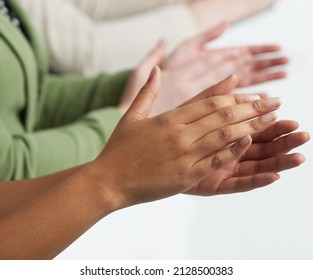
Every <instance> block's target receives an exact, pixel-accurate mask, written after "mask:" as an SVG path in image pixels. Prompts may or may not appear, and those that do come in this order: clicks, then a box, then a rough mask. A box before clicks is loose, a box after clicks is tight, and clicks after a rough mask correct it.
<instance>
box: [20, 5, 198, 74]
mask: <svg viewBox="0 0 313 280" xmlns="http://www.w3.org/2000/svg"><path fill="white" fill-rule="evenodd" d="M184 1H186V0H163V1H162V0H154V1H139V0H137V1H136V0H125V1H124V0H53V1H51V0H20V2H21V3H22V5H23V6H24V8H25V9H26V10H27V11H28V13H29V14H30V16H31V18H32V19H33V22H34V24H35V26H36V27H37V29H38V30H39V32H40V33H41V35H42V37H43V39H44V41H45V43H46V45H47V48H48V50H49V58H50V65H51V67H52V68H53V69H55V70H57V71H61V72H72V73H78V74H83V75H85V76H91V75H95V74H97V73H99V72H106V71H109V72H112V71H118V70H122V69H125V68H132V67H134V66H135V65H136V64H137V63H138V62H139V61H140V60H141V59H143V57H144V56H145V55H146V54H147V53H148V52H149V51H150V50H151V49H152V48H153V47H154V46H155V44H156V43H157V41H158V40H159V39H160V38H165V39H166V40H167V42H168V47H169V51H170V50H172V49H173V48H174V47H175V46H177V44H179V43H181V42H182V41H183V40H185V39H186V38H188V37H190V36H192V35H193V34H195V33H196V28H195V23H194V20H193V17H192V15H191V13H190V11H189V9H188V7H187V5H186V4H184V3H180V4H175V5H165V4H168V3H171V2H184ZM148 2H149V3H150V4H151V5H150V6H149V5H147V3H148ZM87 3H88V5H87ZM162 4H164V6H163V7H159V8H156V9H155V10H153V11H149V12H146V13H143V14H137V15H133V16H129V17H125V18H122V19H119V20H107V21H97V20H99V19H104V18H106V17H109V18H113V17H115V16H122V15H125V13H126V11H127V10H128V9H130V10H129V11H130V13H135V12H136V11H142V10H145V9H149V8H152V7H156V6H160V5H162ZM76 5H79V7H80V8H82V9H83V10H82V9H80V8H79V7H78V6H76ZM87 12H88V13H87ZM94 18H96V19H97V20H95V19H94Z"/></svg>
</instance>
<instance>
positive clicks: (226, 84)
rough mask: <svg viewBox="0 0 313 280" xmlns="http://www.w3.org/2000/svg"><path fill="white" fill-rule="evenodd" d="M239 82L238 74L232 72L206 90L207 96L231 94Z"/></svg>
mask: <svg viewBox="0 0 313 280" xmlns="http://www.w3.org/2000/svg"><path fill="white" fill-rule="evenodd" d="M237 84H238V77H237V75H236V74H232V75H230V76H228V77H227V78H226V79H224V80H222V81H221V82H219V83H218V84H216V85H214V86H212V87H210V88H208V89H207V90H206V97H211V96H216V95H226V94H229V93H231V92H232V91H233V90H234V89H235V88H236V86H237Z"/></svg>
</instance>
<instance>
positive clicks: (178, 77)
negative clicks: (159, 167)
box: [120, 23, 288, 116]
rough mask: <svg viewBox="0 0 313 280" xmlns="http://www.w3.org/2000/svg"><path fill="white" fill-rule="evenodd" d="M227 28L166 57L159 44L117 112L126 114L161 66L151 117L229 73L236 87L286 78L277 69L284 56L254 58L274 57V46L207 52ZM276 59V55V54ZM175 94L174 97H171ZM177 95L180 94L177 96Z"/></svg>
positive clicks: (217, 29)
mask: <svg viewBox="0 0 313 280" xmlns="http://www.w3.org/2000/svg"><path fill="white" fill-rule="evenodd" d="M226 27H227V24H226V23H223V24H220V25H218V26H217V27H215V28H214V29H212V30H210V31H208V32H205V33H203V34H201V35H199V36H196V37H194V38H192V39H190V40H188V41H186V42H184V43H182V44H181V45H180V46H179V47H178V48H177V49H176V50H175V51H174V52H173V53H172V54H171V55H170V56H168V57H167V58H164V56H165V47H166V45H165V43H164V42H163V41H161V42H160V43H159V44H158V46H157V47H156V48H155V49H154V50H153V51H152V52H151V54H150V55H149V56H148V57H147V58H146V59H144V60H143V61H142V63H140V65H139V66H138V67H137V69H136V70H135V71H134V73H133V74H132V76H131V78H130V80H129V83H128V86H127V87H126V90H125V94H124V96H123V98H122V100H121V104H120V109H121V111H122V112H125V111H126V110H127V108H128V107H129V106H130V104H131V102H132V101H133V100H134V98H135V96H136V94H137V92H138V90H139V88H140V87H141V86H142V85H143V83H144V81H145V80H146V79H147V73H149V72H150V70H151V69H152V67H153V66H154V65H156V64H160V66H161V68H162V77H161V79H162V86H161V89H160V93H159V97H158V99H157V100H156V103H155V105H154V107H153V109H152V112H151V115H152V116H154V115H158V114H160V113H163V112H165V111H167V110H169V109H171V108H174V107H177V106H178V105H180V104H181V103H183V102H185V101H186V100H188V99H190V98H192V97H193V96H195V95H196V94H197V93H198V92H201V91H203V90H204V89H206V88H207V87H208V86H210V85H213V84H215V83H217V82H219V81H221V80H222V79H224V78H226V77H227V76H229V75H230V74H232V73H236V74H237V76H238V79H239V81H238V85H237V86H238V87H242V86H249V85H253V84H257V83H263V82H267V81H271V80H276V79H281V78H284V77H285V76H286V73H285V72H284V71H280V70H276V67H277V66H282V65H285V64H286V63H288V59H287V58H286V57H276V58H269V59H266V58H263V59H262V60H259V59H258V58H257V57H258V56H260V55H262V56H264V55H266V54H268V53H270V54H271V55H273V54H276V53H277V52H278V51H279V50H280V47H279V46H276V45H264V46H251V47H237V48H225V49H216V50H210V49H207V48H206V47H205V45H206V44H207V43H208V42H210V41H212V40H214V39H216V38H217V37H219V36H220V35H221V34H222V33H223V32H224V30H225V28H226ZM276 56H277V55H276ZM174 93H175V94H174ZM177 93H179V94H177Z"/></svg>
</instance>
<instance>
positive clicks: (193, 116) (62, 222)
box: [0, 69, 277, 259]
mask: <svg viewBox="0 0 313 280" xmlns="http://www.w3.org/2000/svg"><path fill="white" fill-rule="evenodd" d="M159 75H160V74H159V72H158V70H157V69H155V70H154V72H153V73H152V74H151V76H150V79H149V81H148V84H147V85H146V86H145V87H143V88H142V90H141V91H140V93H139V94H138V96H137V98H136V99H135V101H134V103H133V104H132V106H131V107H130V109H129V110H128V112H127V113H126V114H125V116H124V117H123V119H122V120H121V122H120V123H119V125H118V126H117V128H116V130H115V131H114V134H113V135H112V137H111V138H110V141H109V142H108V144H107V145H106V147H105V148H104V150H103V151H102V153H101V154H100V155H99V157H98V158H97V159H96V160H94V161H93V162H91V163H89V164H87V165H86V166H84V167H82V168H80V169H79V170H78V171H77V172H76V173H74V174H73V175H72V176H70V177H68V178H67V179H65V180H64V181H62V182H61V183H59V184H58V185H56V186H55V187H53V188H52V189H50V190H49V191H46V192H45V193H43V194H42V195H41V196H40V197H38V198H36V199H34V200H33V201H31V202H30V203H29V204H28V205H25V206H23V207H22V208H20V209H18V210H16V211H15V212H12V213H11V214H10V215H8V216H6V217H4V218H2V219H1V220H0V229H1V230H0V248H1V250H0V258H1V259H44V258H45V259H46V258H53V257H54V256H56V255H57V254H59V253H60V252H61V251H62V250H64V249H65V248H66V247H67V246H68V245H69V244H70V243H71V242H73V241H74V240H75V239H76V238H78V237H79V236H80V235H81V234H83V233H84V232H85V231H86V230H87V229H88V228H90V227H91V226H92V225H94V224H95V223H96V222H98V221H99V220H100V219H101V218H103V217H105V216H106V215H108V214H109V213H111V212H112V211H116V210H118V209H121V208H124V207H128V206H131V205H134V204H138V203H143V202H148V201H153V200H157V199H162V198H165V197H167V196H171V195H175V194H178V193H181V192H186V191H188V190H189V189H190V188H191V187H192V186H193V185H195V184H196V182H199V181H200V180H201V179H202V178H204V177H207V176H209V175H210V174H212V173H213V172H215V171H216V170H218V169H220V168H223V167H224V166H226V165H227V164H230V163H231V162H233V161H234V160H237V159H239V158H240V157H241V156H242V155H243V154H244V153H245V152H246V151H247V149H248V148H249V146H250V144H251V137H250V136H244V135H246V134H247V133H248V134H249V132H251V131H254V130H255V128H253V129H252V126H251V124H250V125H249V123H250V122H251V121H248V120H249V119H251V118H252V119H254V120H253V123H254V124H255V125H256V124H257V125H258V127H259V129H260V130H263V129H264V128H265V127H267V126H268V125H269V124H270V123H271V121H270V119H269V115H268V114H267V115H265V116H266V117H265V116H264V115H263V116H262V117H261V118H260V117H258V116H261V115H262V114H264V113H267V112H271V111H272V110H273V108H274V107H277V106H274V103H275V104H277V101H275V100H274V99H271V100H257V99H256V98H255V97H254V96H248V95H227V96H224V97H218V96H216V97H215V98H214V99H213V100H214V101H213V100H212V99H203V100H201V101H199V102H196V103H193V104H187V105H186V106H183V107H181V108H177V109H175V110H173V111H170V112H167V113H165V114H163V115H160V116H158V117H154V118H147V117H148V115H149V113H150V110H151V107H152V105H153V102H154V100H155V98H156V94H157V92H158V90H159V79H160V77H159ZM226 83H228V84H225V83H221V84H220V85H218V86H217V87H216V88H215V89H214V88H213V89H210V90H216V91H218V90H223V89H224V90H225V88H227V87H229V83H230V80H229V79H228V81H226ZM210 100H211V101H210ZM252 100H253V101H252ZM210 104H211V105H213V104H214V106H211V105H210ZM270 104H271V105H270ZM269 105H270V106H269ZM225 106H227V107H226V108H228V109H227V110H226V111H228V110H229V112H230V115H232V113H234V116H236V117H235V118H225V116H226V115H225V114H224V113H225V112H226V111H225ZM254 108H259V109H258V110H257V111H256V110H255V109H254ZM223 112H224V113H223ZM238 113H239V114H238ZM223 116H224V117H223ZM255 117H257V118H256V119H255ZM212 119H215V120H216V121H215V122H214V123H212V122H211V121H212ZM265 119H267V121H266V122H265ZM246 121H248V122H246ZM233 126H235V130H234V131H233V132H234V134H233V135H232V136H231V137H230V138H229V139H226V138H225V139H224V141H223V143H221V142H219V141H216V139H217V138H216V137H217V135H222V134H221V133H218V134H216V129H217V130H218V131H219V130H220V129H223V131H225V129H226V130H233V129H234V127H233ZM156 131H157V133H155V132H156ZM138 132H140V133H138ZM178 132H179V133H178ZM203 135H205V137H203ZM203 138H205V139H203ZM169 140H171V141H169ZM160 142H162V143H164V145H159V143H160ZM232 143H234V144H232ZM230 144H231V145H230ZM138 154H140V156H138ZM156 154H157V155H158V157H155V155H156ZM156 167H158V168H156ZM34 237H35V238H34Z"/></svg>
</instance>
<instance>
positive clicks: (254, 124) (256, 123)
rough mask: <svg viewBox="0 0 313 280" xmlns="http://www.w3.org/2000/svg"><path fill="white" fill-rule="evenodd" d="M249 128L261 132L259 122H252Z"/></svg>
mask: <svg viewBox="0 0 313 280" xmlns="http://www.w3.org/2000/svg"><path fill="white" fill-rule="evenodd" d="M249 126H250V128H251V129H252V130H254V131H258V130H259V124H258V122H257V120H252V121H250V122H249Z"/></svg>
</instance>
